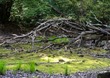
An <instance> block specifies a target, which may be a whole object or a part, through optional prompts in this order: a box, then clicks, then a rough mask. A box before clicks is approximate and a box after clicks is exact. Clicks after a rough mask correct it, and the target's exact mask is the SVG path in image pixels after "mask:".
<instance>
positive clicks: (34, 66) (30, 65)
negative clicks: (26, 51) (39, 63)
mask: <svg viewBox="0 0 110 78" xmlns="http://www.w3.org/2000/svg"><path fill="white" fill-rule="evenodd" d="M29 68H30V73H33V72H35V71H36V65H35V63H34V62H30V63H29Z"/></svg>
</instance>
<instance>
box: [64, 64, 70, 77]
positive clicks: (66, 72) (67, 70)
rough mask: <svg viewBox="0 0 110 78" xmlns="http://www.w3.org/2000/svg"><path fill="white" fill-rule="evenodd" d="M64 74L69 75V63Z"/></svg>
mask: <svg viewBox="0 0 110 78" xmlns="http://www.w3.org/2000/svg"><path fill="white" fill-rule="evenodd" d="M64 75H65V76H68V75H69V69H68V66H67V65H66V66H65V69H64Z"/></svg>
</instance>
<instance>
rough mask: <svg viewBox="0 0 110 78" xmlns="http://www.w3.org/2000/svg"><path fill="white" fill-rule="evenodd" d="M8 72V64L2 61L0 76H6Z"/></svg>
mask: <svg viewBox="0 0 110 78" xmlns="http://www.w3.org/2000/svg"><path fill="white" fill-rule="evenodd" d="M5 72H6V64H5V62H3V61H0V75H4V74H5Z"/></svg>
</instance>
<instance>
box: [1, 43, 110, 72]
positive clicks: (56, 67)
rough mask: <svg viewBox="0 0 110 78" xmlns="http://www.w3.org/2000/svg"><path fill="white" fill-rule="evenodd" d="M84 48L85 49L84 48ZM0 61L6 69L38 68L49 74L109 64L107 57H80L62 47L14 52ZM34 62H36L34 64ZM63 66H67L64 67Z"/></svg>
mask: <svg viewBox="0 0 110 78" xmlns="http://www.w3.org/2000/svg"><path fill="white" fill-rule="evenodd" d="M23 46H24V45H23ZM78 50H79V49H78ZM84 50H85V51H86V49H84ZM1 51H3V50H1ZM74 51H76V50H74ZM82 51H83V49H82ZM87 51H88V49H87ZM97 52H98V51H97ZM0 53H2V52H0ZM0 61H4V62H5V63H6V64H7V65H6V68H7V70H15V69H16V70H20V69H22V70H24V71H31V72H33V71H35V70H39V71H42V72H46V73H51V74H52V73H63V74H65V73H75V72H78V71H87V70H94V69H100V68H104V67H108V66H109V65H110V60H109V59H107V58H94V57H91V56H89V55H84V56H83V57H81V56H80V55H78V54H76V53H72V54H71V53H70V52H69V51H67V52H65V51H64V50H63V49H61V50H45V51H43V52H37V53H26V52H20V53H15V54H13V55H12V56H11V55H10V56H7V57H2V58H1V59H0ZM53 62H55V63H53ZM34 63H36V65H35V64H34ZM40 63H41V64H40ZM42 63H43V64H42ZM51 63H53V64H51ZM65 66H67V67H66V68H65ZM31 67H32V68H31Z"/></svg>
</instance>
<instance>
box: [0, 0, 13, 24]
mask: <svg viewBox="0 0 110 78" xmlns="http://www.w3.org/2000/svg"><path fill="white" fill-rule="evenodd" d="M12 4H13V0H3V1H2V2H1V3H0V23H1V24H4V23H7V22H8V21H9V17H10V11H11V7H12Z"/></svg>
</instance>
